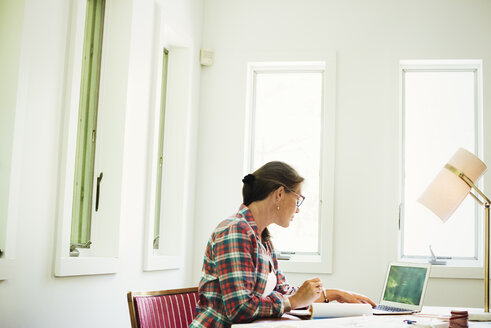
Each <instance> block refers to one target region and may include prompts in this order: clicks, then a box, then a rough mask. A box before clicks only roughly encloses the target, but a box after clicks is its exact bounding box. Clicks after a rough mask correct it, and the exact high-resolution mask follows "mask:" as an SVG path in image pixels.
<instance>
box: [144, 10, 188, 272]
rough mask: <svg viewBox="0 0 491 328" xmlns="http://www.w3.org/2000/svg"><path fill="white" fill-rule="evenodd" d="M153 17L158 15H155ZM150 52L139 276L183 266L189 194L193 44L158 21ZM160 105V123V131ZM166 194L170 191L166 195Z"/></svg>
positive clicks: (184, 36) (186, 37)
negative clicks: (143, 272)
mask: <svg viewBox="0 0 491 328" xmlns="http://www.w3.org/2000/svg"><path fill="white" fill-rule="evenodd" d="M157 17H159V15H157ZM154 24H155V30H156V33H155V36H154V44H155V47H154V49H153V50H152V52H153V56H152V67H153V69H152V71H153V72H154V75H153V76H152V80H151V91H152V94H151V98H152V104H151V106H150V113H149V116H150V119H149V122H150V123H149V125H148V127H149V128H148V130H149V135H148V136H149V140H148V143H147V146H148V158H147V161H148V165H147V173H146V192H147V195H146V209H145V212H146V213H145V219H144V220H145V227H144V241H143V243H144V244H143V268H142V269H143V271H158V270H175V269H181V268H183V266H184V261H185V259H184V253H183V252H184V250H185V244H184V243H185V242H184V241H185V240H186V236H185V235H184V232H185V229H186V224H185V221H186V220H185V218H186V217H187V216H188V215H189V208H190V206H191V205H190V203H189V202H190V196H189V195H190V191H189V190H188V179H189V174H190V162H189V158H190V156H191V154H190V143H191V140H190V138H191V135H190V132H191V131H190V122H191V119H192V118H191V112H190V109H191V99H190V96H189V95H190V91H191V87H192V81H191V72H192V71H193V55H192V54H193V42H192V39H191V38H190V37H188V36H186V35H184V34H182V33H177V32H175V31H174V30H173V29H172V27H171V26H169V25H167V24H163V23H162V22H161V21H160V20H159V19H157V20H156V21H155V22H154ZM164 49H165V50H167V51H168V55H169V56H168V63H167V65H168V67H167V79H166V83H167V86H166V88H165V90H166V93H165V99H164V98H163V97H162V96H163V93H162V92H163V88H162V82H163V79H162V73H163V72H164V67H163V66H164V61H163V58H162V54H163V51H164ZM162 102H165V119H164V120H163V130H162V134H161V133H160V132H161V128H160V125H161V115H162ZM160 139H162V142H163V143H162V148H163V161H164V162H163V166H162V177H161V181H160V188H161V190H162V193H161V197H160V199H158V195H157V193H156V191H157V181H158V180H159V179H158V176H157V175H158V174H157V173H158V170H157V166H158V164H159V142H160ZM166 190H171V192H166ZM157 208H159V209H160V213H159V217H160V222H159V224H158V226H159V233H158V234H159V236H160V237H159V247H158V249H154V243H153V242H154V238H155V237H154V236H155V234H156V231H155V229H156V228H157V224H156V223H155V220H156V209H157Z"/></svg>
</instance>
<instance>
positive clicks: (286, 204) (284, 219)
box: [276, 185, 301, 228]
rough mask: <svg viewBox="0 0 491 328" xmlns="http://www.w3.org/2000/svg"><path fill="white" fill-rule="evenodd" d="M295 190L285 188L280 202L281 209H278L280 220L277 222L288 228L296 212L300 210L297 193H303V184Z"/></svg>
mask: <svg viewBox="0 0 491 328" xmlns="http://www.w3.org/2000/svg"><path fill="white" fill-rule="evenodd" d="M283 188H284V187H283ZM293 191H295V192H291V191H290V192H288V190H287V189H284V191H283V197H282V198H281V201H280V204H279V206H280V209H279V210H278V212H279V213H278V221H277V222H276V224H277V225H279V226H281V227H283V228H288V227H289V226H290V222H291V221H292V220H293V217H294V216H295V214H296V213H298V212H299V209H298V207H297V198H298V196H297V195H296V194H295V193H297V194H298V195H301V185H298V186H297V187H296V188H295V189H293Z"/></svg>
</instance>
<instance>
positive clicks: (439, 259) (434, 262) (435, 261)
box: [428, 245, 452, 265]
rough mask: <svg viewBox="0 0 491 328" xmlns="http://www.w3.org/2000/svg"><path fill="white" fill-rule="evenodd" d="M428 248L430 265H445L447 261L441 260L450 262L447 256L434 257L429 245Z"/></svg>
mask: <svg viewBox="0 0 491 328" xmlns="http://www.w3.org/2000/svg"><path fill="white" fill-rule="evenodd" d="M428 247H429V248H430V253H431V258H430V261H429V262H430V263H431V264H432V265H446V264H447V261H442V260H451V259H452V258H451V257H447V256H436V255H435V253H433V250H432V249H431V245H429V246H428Z"/></svg>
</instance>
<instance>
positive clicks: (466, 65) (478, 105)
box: [398, 59, 484, 278]
mask: <svg viewBox="0 0 491 328" xmlns="http://www.w3.org/2000/svg"><path fill="white" fill-rule="evenodd" d="M408 71H413V72H423V71H429V72H438V71H440V72H449V71H454V72H455V71H461V72H475V75H474V81H475V85H476V86H475V93H474V97H475V109H474V110H475V125H474V126H475V132H474V139H475V149H473V151H474V152H475V153H476V154H477V156H482V154H483V144H484V143H483V107H482V101H483V100H482V95H483V93H482V60H465V59H460V60H401V61H400V62H399V94H400V97H399V98H400V99H399V101H400V103H399V110H400V138H399V139H400V141H399V144H400V147H401V148H400V165H399V169H400V175H399V176H400V179H399V181H400V190H399V193H400V200H399V218H398V220H399V224H398V234H399V238H398V239H399V242H398V258H399V260H400V261H410V262H428V261H429V259H430V258H431V257H430V256H426V257H423V256H411V255H405V254H404V219H405V217H404V207H403V204H404V200H405V198H404V189H405V184H404V172H405V153H404V151H405V108H404V106H405V88H404V81H405V78H404V77H405V74H406V72H408ZM442 165H443V163H442ZM481 185H482V181H480V182H479V183H478V186H479V188H481V187H480V186H481ZM421 192H422V191H421ZM475 206H476V208H477V210H476V217H475V218H474V220H476V225H475V226H476V230H475V235H476V239H475V245H474V248H475V250H476V253H475V254H476V256H477V257H474V258H456V259H450V260H447V262H446V264H444V265H433V266H432V271H431V277H441V278H480V277H481V276H482V274H481V271H482V260H483V249H482V248H483V244H482V232H483V230H482V229H483V222H482V221H483V220H482V217H483V213H482V212H483V211H482V209H481V208H480V207H478V204H477V203H476V204H475ZM436 255H437V256H438V254H436Z"/></svg>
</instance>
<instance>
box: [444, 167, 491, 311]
mask: <svg viewBox="0 0 491 328" xmlns="http://www.w3.org/2000/svg"><path fill="white" fill-rule="evenodd" d="M445 168H446V169H447V170H449V171H450V172H452V173H453V174H455V175H456V176H458V177H459V178H461V179H462V180H463V181H464V182H465V183H466V184H467V185H468V186H469V187H471V189H474V190H475V191H477V193H478V194H479V195H480V196H481V197H482V198H483V199H484V201H481V200H480V199H479V198H478V197H477V196H476V195H474V194H473V193H472V192H469V194H470V195H471V196H472V197H473V198H474V199H475V200H477V202H478V203H479V204H481V205H482V206H483V207H484V312H486V313H489V225H490V208H489V207H490V203H491V202H490V201H489V198H488V197H486V195H484V193H483V192H482V191H481V190H479V188H477V186H476V185H475V184H474V183H473V182H472V181H471V179H469V177H467V176H466V175H465V174H464V172H462V171H460V170H459V169H457V168H455V167H454V166H452V165H450V164H446V165H445Z"/></svg>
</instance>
